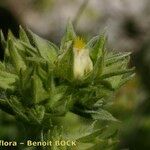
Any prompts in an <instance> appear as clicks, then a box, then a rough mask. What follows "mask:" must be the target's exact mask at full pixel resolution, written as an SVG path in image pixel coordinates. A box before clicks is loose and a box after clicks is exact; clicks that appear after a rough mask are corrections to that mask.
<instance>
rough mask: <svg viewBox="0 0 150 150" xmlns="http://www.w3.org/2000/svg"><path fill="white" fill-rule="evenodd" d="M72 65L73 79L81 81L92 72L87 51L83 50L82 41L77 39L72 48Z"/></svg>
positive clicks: (83, 44)
mask: <svg viewBox="0 0 150 150" xmlns="http://www.w3.org/2000/svg"><path fill="white" fill-rule="evenodd" d="M73 54H74V64H73V73H74V78H75V79H81V78H82V77H83V76H84V75H86V74H87V73H89V72H90V71H92V70H93V63H92V61H91V59H90V56H89V49H86V48H85V43H84V41H83V40H82V39H81V38H79V37H77V38H76V39H75V41H74V46H73Z"/></svg>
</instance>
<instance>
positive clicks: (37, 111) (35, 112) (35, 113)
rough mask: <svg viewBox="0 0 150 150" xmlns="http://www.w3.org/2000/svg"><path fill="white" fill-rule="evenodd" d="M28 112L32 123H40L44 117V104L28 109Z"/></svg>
mask: <svg viewBox="0 0 150 150" xmlns="http://www.w3.org/2000/svg"><path fill="white" fill-rule="evenodd" d="M26 113H27V114H28V118H29V120H30V123H32V124H36V125H37V123H38V124H40V123H41V122H42V120H43V118H44V114H45V108H44V106H35V108H31V109H27V110H26Z"/></svg>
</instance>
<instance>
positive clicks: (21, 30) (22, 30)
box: [19, 26, 30, 45]
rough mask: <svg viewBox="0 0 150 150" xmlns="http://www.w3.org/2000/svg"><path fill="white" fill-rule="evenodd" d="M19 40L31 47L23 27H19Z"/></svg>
mask: <svg viewBox="0 0 150 150" xmlns="http://www.w3.org/2000/svg"><path fill="white" fill-rule="evenodd" d="M19 38H20V40H21V41H23V42H25V43H27V44H29V45H30V41H29V38H28V36H27V34H26V32H25V30H24V29H23V28H22V27H21V26H19Z"/></svg>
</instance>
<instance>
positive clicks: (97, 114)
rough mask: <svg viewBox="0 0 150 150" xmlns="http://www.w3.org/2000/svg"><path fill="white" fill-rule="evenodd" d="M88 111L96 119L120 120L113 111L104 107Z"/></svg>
mask: <svg viewBox="0 0 150 150" xmlns="http://www.w3.org/2000/svg"><path fill="white" fill-rule="evenodd" d="M85 112H86V113H89V114H91V116H92V118H93V119H94V120H105V121H118V120H117V119H116V118H115V117H113V116H112V114H111V113H109V112H108V111H106V110H104V109H98V110H97V111H94V110H93V111H89V110H88V111H85Z"/></svg>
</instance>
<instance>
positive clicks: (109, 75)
mask: <svg viewBox="0 0 150 150" xmlns="http://www.w3.org/2000/svg"><path fill="white" fill-rule="evenodd" d="M134 70H135V69H134V68H132V69H122V70H117V71H114V72H110V73H108V74H103V75H102V76H101V77H100V79H101V80H102V79H106V78H110V77H112V76H119V75H123V74H126V73H133V72H134Z"/></svg>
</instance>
